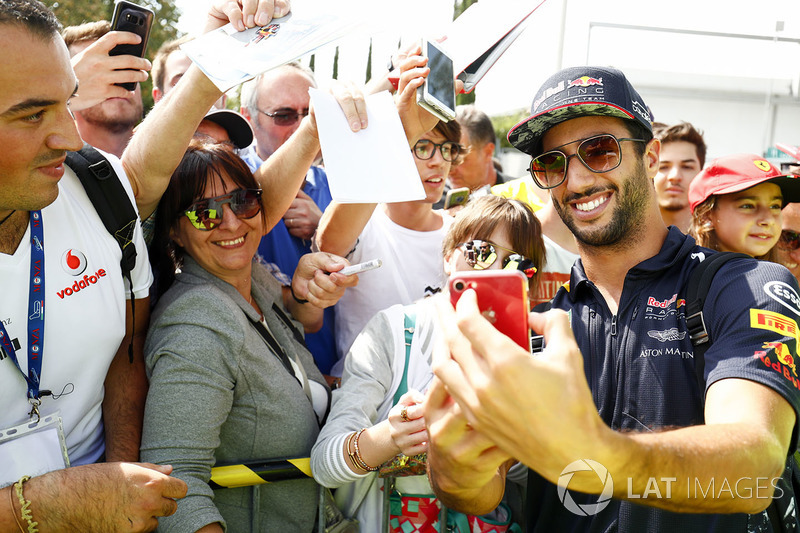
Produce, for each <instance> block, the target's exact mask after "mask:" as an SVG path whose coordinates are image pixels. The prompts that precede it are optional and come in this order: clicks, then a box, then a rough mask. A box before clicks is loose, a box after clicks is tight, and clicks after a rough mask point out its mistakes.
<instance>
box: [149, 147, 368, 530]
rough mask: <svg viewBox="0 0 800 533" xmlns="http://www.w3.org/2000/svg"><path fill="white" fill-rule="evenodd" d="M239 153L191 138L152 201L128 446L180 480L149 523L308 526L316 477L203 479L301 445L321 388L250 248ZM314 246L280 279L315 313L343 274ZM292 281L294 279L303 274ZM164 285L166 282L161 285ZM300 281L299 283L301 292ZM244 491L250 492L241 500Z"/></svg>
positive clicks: (254, 233)
mask: <svg viewBox="0 0 800 533" xmlns="http://www.w3.org/2000/svg"><path fill="white" fill-rule="evenodd" d="M260 198H261V190H260V189H259V188H258V185H257V183H256V181H255V179H254V177H253V175H252V173H251V172H250V170H249V169H248V167H247V165H245V163H244V162H243V161H242V160H241V159H240V158H239V157H238V156H236V155H235V154H232V153H230V152H229V151H228V150H227V149H225V148H224V147H221V146H219V145H210V144H193V145H191V146H190V147H189V149H188V150H187V152H186V154H185V155H184V157H183V159H182V161H181V163H180V165H179V166H178V168H177V169H176V171H175V173H174V174H173V176H172V179H171V181H170V184H169V186H168V188H167V190H166V192H165V194H164V196H163V198H162V199H161V202H160V203H159V206H158V215H157V222H156V241H155V243H154V253H158V254H160V261H159V264H160V268H159V273H158V274H159V289H160V290H162V291H164V290H166V292H165V293H164V294H163V296H162V297H161V298H160V300H159V302H158V305H157V306H156V308H155V310H154V312H153V315H152V321H151V325H150V330H149V333H148V336H147V340H146V343H145V350H144V352H145V360H146V367H147V373H148V377H149V379H150V389H149V393H148V396H147V404H146V408H145V415H144V429H143V436H142V444H141V457H142V460H144V461H149V462H153V463H159V464H170V465H172V466H173V468H174V470H173V475H175V476H176V477H179V478H181V479H182V480H184V481H185V482H186V483H187V485H188V487H189V488H188V494H187V496H186V498H184V499H183V500H181V501H180V502H179V503H178V510H177V512H176V513H175V514H174V515H173V516H171V517H168V518H165V519H163V520H162V521H161V523H160V528H161V530H163V531H173V532H194V531H203V532H207V531H222V530H223V526H222V524H225V525H226V526H227V529H228V531H311V529H312V527H313V525H314V520H315V516H316V510H317V501H318V486H317V485H316V483H315V482H314V480H313V479H310V478H305V479H297V480H289V481H283V482H281V483H273V484H269V485H264V486H262V487H261V488H260V489H259V491H258V492H252V493H251V490H252V489H251V488H249V487H245V488H234V489H225V490H218V491H216V492H214V491H212V490H211V488H210V487H209V485H208V480H209V478H210V471H211V467H212V466H214V465H215V464H224V463H228V464H241V463H243V462H248V461H261V460H269V459H273V458H275V459H278V458H280V459H283V458H298V457H300V458H302V457H308V454H309V452H310V449H311V444H313V442H314V440H315V438H316V436H317V433H318V431H319V424H320V421H321V420H323V418H324V416H325V413H326V411H327V407H328V403H329V402H328V400H329V395H330V392H329V389H328V387H327V385H326V382H325V380H324V378H323V377H322V375H321V374H320V372H319V371H318V370H317V368H316V366H315V365H314V362H313V359H312V357H311V354H310V353H309V352H308V351H307V350H306V348H305V346H304V344H303V338H302V329H301V328H300V327H299V324H298V323H297V322H296V321H295V320H293V318H294V317H293V316H292V315H290V313H289V312H288V311H287V309H286V308H285V307H284V305H283V296H282V290H281V284H280V283H279V282H278V281H277V280H276V279H275V278H274V277H273V276H272V275H271V274H270V273H269V272H268V271H267V270H266V268H265V267H263V266H262V265H260V264H259V263H257V262H254V261H253V257H254V255H255V253H256V250H257V248H258V244H259V242H260V240H261V237H262V236H263V235H264V232H265V227H266V222H265V215H264V213H263V210H262V209H261V201H260ZM338 265H341V266H344V265H345V262H344V261H343V260H339V261H337V260H336V259H335V258H333V257H331V256H328V255H327V254H308V255H307V256H304V257H303V259H301V261H300V265H299V266H298V270H297V271H296V272H295V276H294V279H293V289H294V290H296V291H297V292H296V293H295V294H297V293H300V294H302V295H303V296H304V297H305V298H307V299H308V300H311V301H312V303H314V304H318V305H319V307H314V306H313V305H312V303H305V304H300V303H298V304H297V305H296V306H294V309H296V311H294V312H295V313H308V314H314V313H317V314H319V315H320V316H321V314H322V309H321V307H325V306H327V305H332V304H333V303H335V302H336V299H337V298H338V297H339V296H341V293H342V291H343V290H344V289H343V287H345V286H348V285H350V284H352V283H354V282H355V279H354V278H355V276H343V275H341V274H337V273H332V274H327V272H330V271H331V270H338V269H339V266H338ZM303 280H310V281H308V285H307V286H303V283H304V282H303ZM167 289H168V290H167ZM306 294H307V295H306ZM253 499H256V502H257V504H253V503H252V502H253Z"/></svg>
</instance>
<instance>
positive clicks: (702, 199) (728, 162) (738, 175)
mask: <svg viewBox="0 0 800 533" xmlns="http://www.w3.org/2000/svg"><path fill="white" fill-rule="evenodd" d="M797 201H800V180H798V179H797V178H795V177H793V176H784V175H782V174H781V173H780V172H779V171H778V169H777V168H775V167H774V166H773V165H772V164H770V163H769V162H768V161H767V160H766V159H764V158H763V157H759V156H757V155H753V154H737V155H730V156H725V157H720V158H719V159H716V160H714V161H713V162H712V163H711V164H710V165H709V166H707V167H706V168H705V169H703V170H702V171H701V172H700V173H699V174H698V175H697V176H696V177H695V178H694V179H693V180H692V183H691V185H690V186H689V206H690V208H691V210H692V224H691V227H690V228H689V233H690V234H691V235H692V236H693V237H694V238H695V240H696V241H697V244H699V245H700V246H706V247H708V248H711V249H713V250H718V251H728V252H739V253H743V254H747V255H751V256H753V257H755V258H756V259H763V260H767V261H773V262H778V261H777V259H778V255H777V250H776V249H775V245H776V244H778V241H779V239H780V237H781V210H782V209H783V207H784V206H785V205H786V204H787V203H788V202H797Z"/></svg>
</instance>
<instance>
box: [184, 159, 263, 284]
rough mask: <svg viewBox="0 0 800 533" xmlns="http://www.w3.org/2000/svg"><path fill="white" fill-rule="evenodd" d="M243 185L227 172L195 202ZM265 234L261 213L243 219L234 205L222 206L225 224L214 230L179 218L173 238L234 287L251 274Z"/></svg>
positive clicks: (215, 179) (212, 182) (188, 252)
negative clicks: (237, 182)
mask: <svg viewBox="0 0 800 533" xmlns="http://www.w3.org/2000/svg"><path fill="white" fill-rule="evenodd" d="M238 188H239V186H238V185H237V184H236V183H235V182H234V181H233V180H232V179H231V178H230V177H229V176H228V175H227V174H225V173H223V174H222V178H221V179H220V178H219V177H214V178H211V180H210V182H209V183H208V184H207V185H206V188H205V193H204V194H203V195H202V197H200V198H195V201H198V200H202V199H205V198H213V197H215V196H219V195H222V194H225V193H226V192H230V191H234V190H236V189H238ZM263 234H264V226H263V220H262V217H261V216H260V213H259V214H257V215H256V216H254V217H252V218H245V219H240V218H238V217H237V216H236V215H234V214H233V211H231V207H230V204H224V205H223V208H222V223H221V224H220V225H219V226H216V227H215V228H214V229H212V230H210V231H202V230H199V229H197V228H195V227H194V226H193V225H192V223H191V222H190V220H189V218H188V217H186V216H185V215H181V216H179V217H178V220H177V222H176V223H175V225H174V226H173V227H172V229H171V231H170V237H171V238H172V240H173V241H175V243H176V244H178V246H180V247H181V248H183V250H184V252H185V253H187V254H188V255H190V256H191V257H192V258H193V259H194V260H195V261H197V263H198V264H199V265H200V266H202V267H203V268H204V269H205V270H207V271H208V272H210V273H211V274H214V275H215V276H217V277H218V278H220V279H222V280H224V281H227V282H228V283H230V284H231V285H233V286H235V287H236V286H238V285H239V282H241V281H242V280H246V279H248V278H249V277H250V271H251V268H252V263H253V257H254V256H255V254H256V251H257V250H258V244H259V243H260V242H261V237H262V236H263Z"/></svg>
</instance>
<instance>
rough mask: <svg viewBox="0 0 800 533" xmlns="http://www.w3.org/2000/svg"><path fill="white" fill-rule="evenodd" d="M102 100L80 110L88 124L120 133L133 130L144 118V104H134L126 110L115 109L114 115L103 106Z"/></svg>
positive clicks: (113, 132)
mask: <svg viewBox="0 0 800 533" xmlns="http://www.w3.org/2000/svg"><path fill="white" fill-rule="evenodd" d="M104 103H105V102H102V103H100V104H97V105H96V106H92V107H90V108H88V109H84V110H83V111H80V115H81V116H82V117H83V120H85V121H86V122H87V124H91V125H92V126H96V127H99V128H102V129H104V130H106V131H108V132H109V133H112V134H119V133H125V132H126V131H131V130H133V127H134V126H136V124H138V123H139V121H140V120H142V106H141V104H139V105H134V106H132V107H129V108H128V109H126V110H125V111H126V112H124V113H123V112H120V111H118V110H115V111H116V112H115V113H114V116H109V115H110V113H109V112H108V111H107V110H106V109H105V108H104V107H103V104H104Z"/></svg>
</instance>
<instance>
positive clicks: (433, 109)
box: [417, 40, 456, 122]
mask: <svg viewBox="0 0 800 533" xmlns="http://www.w3.org/2000/svg"><path fill="white" fill-rule="evenodd" d="M422 55H424V56H426V57H427V58H428V68H429V69H430V72H428V77H427V78H425V83H423V84H422V86H421V87H420V88H419V89H417V105H418V106H420V107H423V108H425V109H427V110H428V111H429V112H430V113H431V114H433V115H435V116H436V117H438V118H439V120H442V121H443V122H450V121H451V120H453V119H454V118H456V88H455V76H454V74H453V60H452V59H450V57H449V56H448V55H447V54H446V53H445V51H444V50H443V49H442V48H441V47H440V46H439V45H438V44H437V43H435V42H434V41H428V40H424V41H422Z"/></svg>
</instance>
